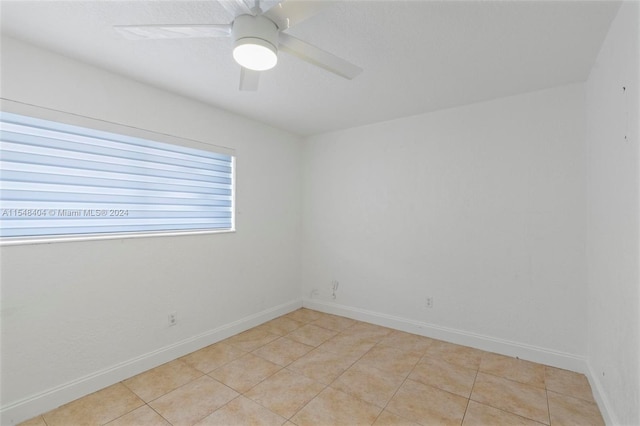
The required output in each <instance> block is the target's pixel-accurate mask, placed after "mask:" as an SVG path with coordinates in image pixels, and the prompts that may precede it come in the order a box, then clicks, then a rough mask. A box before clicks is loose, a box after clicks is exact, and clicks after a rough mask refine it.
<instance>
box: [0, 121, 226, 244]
mask: <svg viewBox="0 0 640 426" xmlns="http://www.w3.org/2000/svg"><path fill="white" fill-rule="evenodd" d="M0 208H1V209H2V212H1V214H0V236H1V237H7V238H8V237H34V236H58V235H63V236H64V235H78V234H80V235H82V234H99V235H101V234H105V233H130V232H157V231H176V230H218V229H222V230H224V229H232V227H233V157H232V156H230V155H225V154H219V153H214V152H210V151H202V150H196V149H193V148H187V147H181V146H178V145H170V144H166V143H160V142H154V141H150V140H145V139H140V138H132V137H128V136H125V135H117V134H113V133H108V132H102V131H95V130H91V129H85V128H81V127H77V126H68V125H66V124H62V123H54V122H50V121H46V120H39V119H35V118H30V117H24V116H18V115H15V114H7V113H0Z"/></svg>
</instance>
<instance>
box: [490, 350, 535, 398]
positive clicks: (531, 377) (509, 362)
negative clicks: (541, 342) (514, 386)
mask: <svg viewBox="0 0 640 426" xmlns="http://www.w3.org/2000/svg"><path fill="white" fill-rule="evenodd" d="M480 371H482V372H483V373H487V374H491V375H494V376H500V377H504V378H505V379H509V380H515V381H516V382H520V383H525V384H527V385H531V386H535V387H538V388H542V389H544V365H542V364H536V363H534V362H529V361H525V360H522V359H517V358H511V357H508V356H504V355H498V354H494V353H489V352H487V353H485V354H483V355H482V360H481V361H480Z"/></svg>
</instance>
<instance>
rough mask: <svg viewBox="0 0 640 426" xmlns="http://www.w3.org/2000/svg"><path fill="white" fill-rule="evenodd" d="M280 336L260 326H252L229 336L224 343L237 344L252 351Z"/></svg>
mask: <svg viewBox="0 0 640 426" xmlns="http://www.w3.org/2000/svg"><path fill="white" fill-rule="evenodd" d="M278 338H280V336H278V335H277V334H273V333H270V332H268V331H266V330H263V329H259V328H252V329H250V330H247V331H245V332H242V333H240V334H236V335H235V336H233V337H229V338H228V339H226V340H224V343H227V344H229V345H232V346H235V347H236V348H238V349H242V350H243V351H246V352H251V351H253V350H256V349H258V348H259V347H261V346H264V345H266V344H267V343H269V342H272V341H274V340H276V339H278Z"/></svg>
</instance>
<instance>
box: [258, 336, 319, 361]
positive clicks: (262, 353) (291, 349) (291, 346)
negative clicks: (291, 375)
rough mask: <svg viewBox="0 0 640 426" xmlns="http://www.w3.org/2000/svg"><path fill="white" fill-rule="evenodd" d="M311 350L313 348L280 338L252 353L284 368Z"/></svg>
mask: <svg viewBox="0 0 640 426" xmlns="http://www.w3.org/2000/svg"><path fill="white" fill-rule="evenodd" d="M312 349H313V346H309V345H305V344H304V343H300V342H296V341H295V340H291V339H288V338H286V337H281V338H279V339H277V340H274V341H273V342H270V343H267V344H266V345H264V346H262V347H261V348H258V349H256V350H255V351H253V353H254V354H255V355H258V356H259V357H261V358H264V359H266V360H268V361H271V362H273V363H276V364H278V365H281V366H283V367H286V366H287V365H289V364H291V363H292V362H293V361H295V360H297V359H298V358H300V357H301V356H303V355H304V354H306V353H307V352H309V351H310V350H312Z"/></svg>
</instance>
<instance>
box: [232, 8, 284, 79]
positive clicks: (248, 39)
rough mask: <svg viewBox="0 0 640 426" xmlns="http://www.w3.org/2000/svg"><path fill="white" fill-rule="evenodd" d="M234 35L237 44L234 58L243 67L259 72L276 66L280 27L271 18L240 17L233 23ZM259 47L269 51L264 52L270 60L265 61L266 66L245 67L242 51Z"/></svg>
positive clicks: (260, 16)
mask: <svg viewBox="0 0 640 426" xmlns="http://www.w3.org/2000/svg"><path fill="white" fill-rule="evenodd" d="M232 35H233V39H234V42H235V46H234V51H233V57H234V58H235V59H236V61H237V62H238V63H240V64H241V65H242V66H244V67H245V68H249V69H254V70H257V71H262V70H265V69H269V68H272V67H273V66H275V64H276V61H277V54H278V27H277V26H276V24H275V23H274V22H273V21H271V20H270V19H269V18H266V17H264V16H262V15H258V16H252V15H240V16H238V17H236V19H235V20H234V21H233V30H232ZM258 46H259V47H261V48H264V49H267V50H265V51H264V52H265V54H266V55H268V58H266V59H265V62H264V65H262V64H260V65H256V66H255V67H252V66H249V65H245V63H243V60H242V58H241V55H242V50H243V49H249V48H254V49H255V48H258ZM258 49H259V48H258ZM269 52H271V53H269ZM271 62H272V63H271Z"/></svg>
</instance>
